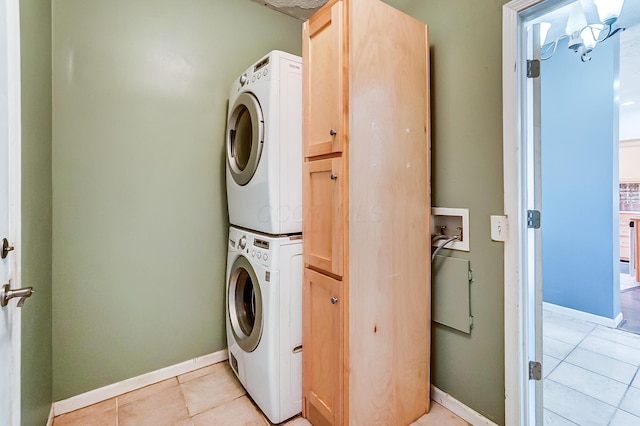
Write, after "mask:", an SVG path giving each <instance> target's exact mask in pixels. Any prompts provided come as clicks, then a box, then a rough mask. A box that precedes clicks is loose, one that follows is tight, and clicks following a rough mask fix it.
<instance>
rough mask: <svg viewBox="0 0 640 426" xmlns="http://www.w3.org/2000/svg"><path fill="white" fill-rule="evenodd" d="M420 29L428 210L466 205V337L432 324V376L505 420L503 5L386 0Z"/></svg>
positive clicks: (494, 0) (499, 0)
mask: <svg viewBox="0 0 640 426" xmlns="http://www.w3.org/2000/svg"><path fill="white" fill-rule="evenodd" d="M388 3H389V4H391V5H393V6H395V7H397V8H398V9H401V10H403V11H405V12H406V13H408V14H410V15H412V16H414V17H415V18H416V19H419V20H420V21H422V22H425V23H427V24H428V25H429V35H430V41H429V45H430V51H431V72H432V74H431V101H432V104H431V119H432V126H433V127H432V167H433V170H432V179H433V180H432V192H433V205H434V206H437V207H461V208H468V209H469V220H470V224H469V228H470V237H471V238H470V244H471V246H470V248H471V251H470V252H469V253H466V252H461V251H452V252H449V254H452V255H453V256H455V257H460V258H464V259H469V260H470V261H471V269H472V270H473V284H472V285H471V310H472V315H473V318H474V328H473V330H472V332H471V335H470V336H469V335H466V334H463V333H459V332H457V331H455V330H453V329H450V328H447V327H445V326H442V325H439V324H433V338H432V379H433V384H434V385H435V386H437V387H438V388H439V389H441V390H443V391H445V392H447V393H449V394H451V395H452V396H453V397H454V398H456V399H458V400H459V401H461V402H463V403H464V404H465V405H467V406H469V407H471V408H473V409H474V410H476V411H477V412H479V413H481V414H483V415H484V416H486V417H488V418H490V419H491V420H493V421H494V422H496V423H498V424H504V320H503V317H504V303H503V298H504V291H503V282H504V278H503V265H504V262H503V244H502V243H497V242H493V241H491V233H490V219H489V216H490V215H493V214H503V211H504V207H503V179H502V169H503V166H502V5H503V4H504V3H506V1H503V0H483V1H478V0H449V1H442V0H423V1H414V0H388Z"/></svg>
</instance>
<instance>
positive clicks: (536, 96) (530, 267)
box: [522, 21, 543, 425]
mask: <svg viewBox="0 0 640 426" xmlns="http://www.w3.org/2000/svg"><path fill="white" fill-rule="evenodd" d="M525 22H526V21H525ZM527 27H528V29H527V32H526V40H527V42H526V49H524V50H525V51H526V52H527V53H526V59H525V58H522V60H525V61H527V63H528V64H527V66H526V67H522V70H523V71H524V72H526V73H527V74H528V75H527V76H523V81H524V85H525V87H524V96H525V102H524V106H523V112H524V116H523V118H524V119H525V122H524V123H523V124H524V126H523V127H524V132H525V134H524V138H523V141H524V146H525V152H526V154H525V157H526V159H525V160H524V162H523V163H524V164H523V169H524V170H523V171H525V174H524V175H525V176H524V177H525V179H524V180H525V181H526V184H525V190H524V195H525V208H526V211H523V212H522V214H523V215H525V214H526V215H527V218H526V219H527V220H526V221H524V220H523V223H526V224H527V228H526V230H525V232H524V233H523V240H524V250H523V256H524V259H525V260H524V262H523V263H524V272H525V274H526V275H525V279H524V285H525V288H526V294H527V297H526V306H525V307H524V309H525V311H526V316H527V318H526V321H525V323H526V324H527V328H528V330H527V333H526V336H525V338H524V339H525V347H526V348H527V353H528V363H529V382H528V388H529V389H528V391H527V394H528V400H529V401H528V404H529V409H528V410H527V411H528V423H527V424H529V425H542V423H543V397H542V391H543V386H542V375H541V374H542V372H541V370H542V367H541V366H542V233H541V230H540V226H541V223H540V222H541V219H540V216H538V215H539V214H540V212H541V211H542V203H541V201H542V174H541V167H540V166H541V162H540V145H541V140H540V137H541V136H540V130H541V123H540V115H541V110H540V97H541V90H540V75H539V70H540V60H541V59H540V24H534V25H530V26H529V25H527ZM532 369H533V370H532Z"/></svg>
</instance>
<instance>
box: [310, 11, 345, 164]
mask: <svg viewBox="0 0 640 426" xmlns="http://www.w3.org/2000/svg"><path fill="white" fill-rule="evenodd" d="M342 16H343V4H342V2H341V1H338V2H335V3H334V4H333V6H330V7H326V8H324V9H322V10H321V11H319V12H318V13H316V14H315V15H314V16H313V17H311V19H309V20H308V21H307V22H305V23H304V27H303V46H302V49H303V50H302V63H303V69H305V70H308V71H307V72H305V73H304V75H303V96H304V99H305V102H304V112H303V114H304V123H305V126H304V129H303V132H304V133H305V135H304V145H305V146H304V155H305V157H314V156H318V155H324V154H331V153H336V152H342V145H343V140H344V124H343V123H344V117H343V111H344V110H343V104H344V75H343V74H344V71H343V60H344V59H343V56H344V49H343V38H342V37H343V36H342V34H343V31H342V27H343V19H342Z"/></svg>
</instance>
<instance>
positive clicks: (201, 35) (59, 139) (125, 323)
mask: <svg viewBox="0 0 640 426" xmlns="http://www.w3.org/2000/svg"><path fill="white" fill-rule="evenodd" d="M276 48H277V49H280V50H285V51H289V52H291V53H295V54H300V53H301V23H300V22H299V21H297V20H295V19H293V18H289V17H287V16H285V15H282V14H280V13H277V12H275V11H272V10H270V9H267V8H266V7H264V6H261V5H259V4H256V3H253V2H250V1H248V0H242V1H235V0H234V1H216V0H182V1H175V0H112V1H98V0H54V1H53V108H54V114H53V194H54V198H53V208H54V215H53V253H54V255H53V282H54V287H55V294H54V298H53V341H54V346H53V377H54V380H53V382H54V386H53V399H54V400H60V399H64V398H67V397H70V396H73V395H77V394H79V393H82V392H86V391H89V390H92V389H95V388H98V387H101V386H105V385H108V384H111V383H114V382H118V381H120V380H124V379H127V378H130V377H133V376H136V375H139V374H143V373H146V372H149V371H153V370H156V369H159V368H162V367H166V366H168V365H172V364H176V363H179V362H182V361H186V360H189V359H191V358H194V357H197V356H200V355H205V354H208V353H212V352H216V351H219V350H221V349H224V348H226V339H225V329H224V287H225V285H224V284H225V264H226V238H227V231H228V228H227V227H228V220H227V206H226V201H225V200H226V192H225V186H224V135H225V123H226V113H227V98H228V91H229V88H230V86H231V82H232V81H233V79H234V78H237V77H238V76H239V75H240V73H241V72H242V71H243V70H244V69H245V68H246V67H248V66H249V65H251V64H252V63H253V62H254V61H255V60H257V59H258V58H259V57H261V56H262V55H264V54H265V53H267V52H268V51H269V50H272V49H276Z"/></svg>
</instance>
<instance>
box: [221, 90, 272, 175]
mask: <svg viewBox="0 0 640 426" xmlns="http://www.w3.org/2000/svg"><path fill="white" fill-rule="evenodd" d="M263 133H264V119H263V116H262V110H261V109H260V104H259V103H258V100H257V99H256V98H255V96H253V95H252V94H251V93H247V92H244V93H241V94H240V96H238V99H236V102H235V103H234V104H233V106H232V108H231V115H230V116H229V123H228V129H227V163H228V166H229V171H230V172H231V176H233V180H234V181H235V182H236V183H237V184H238V185H240V186H244V185H246V184H247V183H249V181H250V180H251V178H252V177H253V175H254V173H255V172H256V169H257V168H258V164H260V156H261V155H262V145H263V142H264V135H263Z"/></svg>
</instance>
